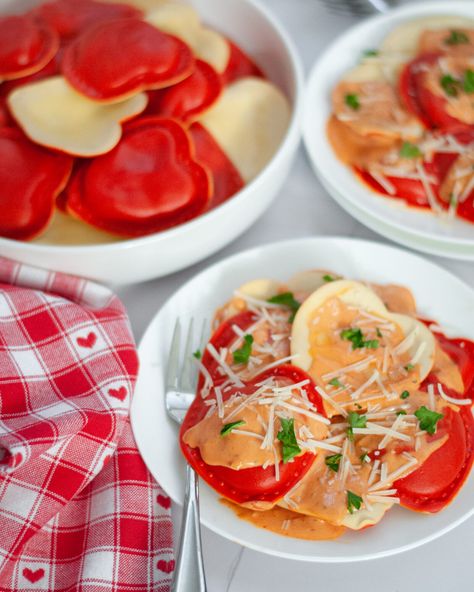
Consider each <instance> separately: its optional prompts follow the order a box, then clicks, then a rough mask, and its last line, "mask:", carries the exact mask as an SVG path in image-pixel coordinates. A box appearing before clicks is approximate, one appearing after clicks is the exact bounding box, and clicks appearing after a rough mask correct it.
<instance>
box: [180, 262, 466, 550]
mask: <svg viewBox="0 0 474 592" xmlns="http://www.w3.org/2000/svg"><path fill="white" fill-rule="evenodd" d="M194 357H195V358H196V361H197V364H198V365H199V369H200V375H199V382H198V388H197V394H196V398H195V400H194V402H193V403H192V405H191V407H190V408H189V410H188V413H187V415H186V417H185V420H184V422H183V424H182V427H181V432H180V445H181V449H182V452H183V454H184V456H185V457H186V459H187V461H188V462H189V463H190V464H191V465H192V466H193V467H194V469H195V470H196V471H197V472H198V474H199V475H200V476H201V477H202V478H203V479H204V481H206V482H207V483H208V484H209V485H210V486H211V487H212V488H213V489H215V491H216V492H217V493H218V494H219V495H221V496H222V502H223V503H225V504H226V505H228V506H229V507H230V508H231V509H232V510H233V511H234V512H235V513H236V514H237V516H239V517H240V518H242V519H244V520H247V521H249V522H251V523H253V524H254V525H256V526H259V527H262V528H265V529H268V530H271V531H273V532H276V533H279V534H282V535H285V536H290V537H296V538H303V539H312V540H318V539H332V538H337V537H338V536H340V535H341V534H342V533H343V532H344V531H345V530H346V529H351V530H360V529H362V528H365V527H368V526H372V525H374V524H376V523H378V522H379V521H380V520H381V519H382V517H383V516H384V514H385V512H387V511H388V510H389V509H390V508H391V507H392V506H393V505H394V504H401V505H402V506H403V507H404V508H407V509H409V510H414V511H419V512H426V513H432V512H438V511H440V510H442V509H443V508H444V507H445V506H446V505H447V504H448V503H449V502H450V501H451V500H452V499H453V498H454V496H455V495H456V493H457V491H458V490H459V489H460V487H461V486H462V484H463V482H464V480H465V479H466V477H467V476H468V474H469V471H470V468H471V466H472V463H473V458H474V419H473V415H472V402H473V397H474V342H472V341H469V340H467V339H451V338H448V337H446V336H445V335H443V333H442V332H441V330H440V328H439V327H438V326H437V325H436V324H435V322H434V321H431V320H429V321H428V320H423V319H420V318H419V317H418V316H417V310H416V303H415V299H414V297H413V295H412V293H411V292H410V290H409V289H408V288H406V287H403V286H397V285H375V284H367V283H365V282H361V281H353V280H348V279H343V278H341V277H339V276H337V275H336V274H335V273H333V272H330V271H321V270H312V271H307V272H302V273H298V274H297V275H295V276H294V277H292V278H291V279H290V280H289V281H288V282H287V283H286V284H282V283H279V282H276V281H273V280H267V279H260V280H255V281H252V282H249V283H247V284H245V285H243V286H241V287H240V288H239V289H238V290H237V291H236V292H235V293H234V295H233V297H232V298H231V299H230V300H229V301H228V302H226V303H225V304H224V305H223V306H222V307H221V308H219V309H218V310H217V311H216V313H215V318H214V321H213V333H212V336H211V338H210V340H209V342H208V343H207V345H206V348H205V350H204V351H203V352H195V354H194Z"/></svg>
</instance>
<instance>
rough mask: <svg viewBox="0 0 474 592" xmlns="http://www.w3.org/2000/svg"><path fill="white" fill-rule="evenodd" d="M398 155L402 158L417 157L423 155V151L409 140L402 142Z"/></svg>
mask: <svg viewBox="0 0 474 592" xmlns="http://www.w3.org/2000/svg"><path fill="white" fill-rule="evenodd" d="M400 156H401V157H402V158H419V157H420V156H423V152H422V151H421V150H420V149H419V148H418V146H416V145H415V144H412V143H411V142H403V144H402V147H401V148H400Z"/></svg>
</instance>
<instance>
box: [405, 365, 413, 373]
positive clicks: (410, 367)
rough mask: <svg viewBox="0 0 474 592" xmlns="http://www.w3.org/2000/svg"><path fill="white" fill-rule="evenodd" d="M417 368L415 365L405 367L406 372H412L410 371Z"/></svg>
mask: <svg viewBox="0 0 474 592" xmlns="http://www.w3.org/2000/svg"><path fill="white" fill-rule="evenodd" d="M414 367H415V366H413V364H407V365H406V366H404V368H405V370H406V371H407V372H410V370H413V368H414Z"/></svg>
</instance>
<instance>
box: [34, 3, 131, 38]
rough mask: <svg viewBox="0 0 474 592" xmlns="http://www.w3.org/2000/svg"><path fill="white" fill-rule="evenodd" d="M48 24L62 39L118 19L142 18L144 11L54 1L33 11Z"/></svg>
mask: <svg viewBox="0 0 474 592" xmlns="http://www.w3.org/2000/svg"><path fill="white" fill-rule="evenodd" d="M32 12H33V14H35V15H37V16H39V17H40V18H41V19H42V20H43V21H45V22H47V23H48V24H49V25H50V27H51V28H53V29H54V30H55V31H56V32H57V33H58V34H59V35H60V37H61V38H62V39H70V38H72V37H75V36H76V35H78V34H79V33H81V32H82V31H84V30H85V29H87V28H89V27H91V26H94V25H97V24H98V23H101V22H104V21H110V20H112V19H116V18H127V17H140V16H142V14H143V13H142V11H141V10H138V9H137V8H134V7H133V6H128V5H127V4H120V3H114V2H110V3H104V2H96V0H74V2H71V0H54V1H53V2H46V3H45V4H41V5H40V6H39V7H38V8H36V9H35V10H33V11H32Z"/></svg>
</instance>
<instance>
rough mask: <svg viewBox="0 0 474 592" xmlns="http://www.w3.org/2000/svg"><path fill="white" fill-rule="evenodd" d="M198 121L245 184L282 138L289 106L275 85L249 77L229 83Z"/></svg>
mask: <svg viewBox="0 0 474 592" xmlns="http://www.w3.org/2000/svg"><path fill="white" fill-rule="evenodd" d="M199 121H200V123H201V124H202V125H203V126H204V127H205V128H206V129H207V130H208V131H209V132H210V133H211V135H212V136H213V137H214V138H215V140H216V141H217V143H218V144H219V145H220V147H221V148H222V149H223V150H224V152H225V153H226V154H227V156H228V157H229V158H230V160H231V161H232V162H233V164H234V166H235V167H236V168H237V169H238V171H239V173H240V174H241V176H242V178H243V179H244V181H245V182H246V183H248V182H250V181H251V180H252V179H254V178H255V177H256V176H257V175H258V174H259V173H260V171H261V170H262V169H263V168H264V167H265V166H266V165H267V164H268V162H269V161H270V160H271V158H272V156H273V155H274V154H275V152H276V151H277V149H278V147H279V146H280V144H281V142H282V141H283V138H284V136H285V133H286V130H287V129H288V124H289V121H290V105H289V103H288V100H287V99H286V97H285V95H284V94H283V93H282V92H281V91H280V90H279V89H278V88H277V87H276V86H275V85H274V84H272V83H271V82H269V81H268V80H263V79H262V78H256V77H253V76H249V77H246V78H241V79H240V80H238V81H237V82H234V83H233V84H231V85H230V86H228V87H227V88H226V89H225V90H224V93H223V94H222V95H221V97H220V98H219V100H218V101H216V103H215V104H214V105H213V107H211V109H209V111H207V112H206V113H205V114H204V115H203V116H202V117H201V118H200V120H199Z"/></svg>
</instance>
